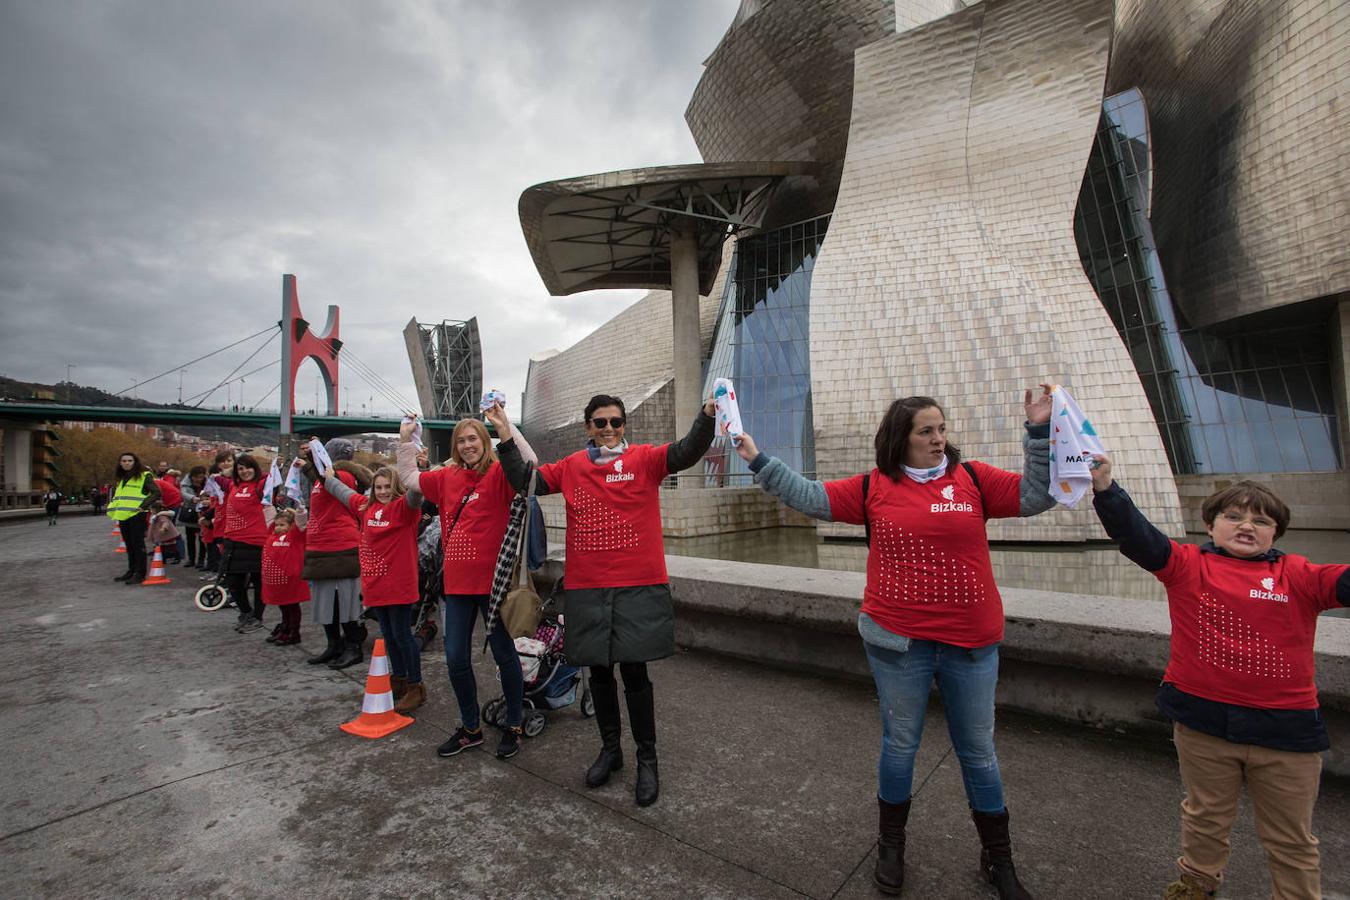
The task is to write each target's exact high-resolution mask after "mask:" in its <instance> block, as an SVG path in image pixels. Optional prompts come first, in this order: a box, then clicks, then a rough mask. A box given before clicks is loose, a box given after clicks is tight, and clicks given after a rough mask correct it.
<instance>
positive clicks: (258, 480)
mask: <svg viewBox="0 0 1350 900" xmlns="http://www.w3.org/2000/svg"><path fill="white" fill-rule="evenodd" d="M227 481H228V482H229V489H228V490H226V491H225V502H224V503H223V504H222V505H221V508H220V512H219V513H217V514H216V527H217V528H219V529H220V531H221V535H222V536H223V537H224V539H225V548H224V551H223V559H224V560H225V587H226V589H227V590H228V591H229V592H230V597H232V598H233V599H234V602H235V604H236V605H237V606H238V607H239V622H238V624H236V625H235V626H234V630H235V631H237V632H239V633H240V634H247V633H248V632H251V631H257V630H258V629H259V628H262V627H263V623H262V615H263V602H262V550H263V544H265V543H267V535H268V521H267V520H268V515H267V511H269V510H271V509H272V505H271V503H268V502H267V500H268V498H266V497H264V496H263V495H262V494H263V487H264V486H265V485H266V478H265V477H264V476H263V470H262V468H261V467H259V465H258V462H257V460H255V459H254V458H253V457H252V456H250V455H249V454H247V453H244V454H241V455H240V456H238V457H237V458H236V459H235V461H234V478H233V479H227ZM222 522H223V523H224V526H223V527H221V523H222ZM250 587H252V589H253V605H252V606H251V607H250V606H249V600H248V591H249V588H250Z"/></svg>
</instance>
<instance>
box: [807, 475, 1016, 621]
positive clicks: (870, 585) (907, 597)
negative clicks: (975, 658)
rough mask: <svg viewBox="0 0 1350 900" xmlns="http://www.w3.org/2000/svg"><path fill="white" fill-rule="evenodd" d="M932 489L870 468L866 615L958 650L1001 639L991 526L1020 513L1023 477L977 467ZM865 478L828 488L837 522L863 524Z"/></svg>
mask: <svg viewBox="0 0 1350 900" xmlns="http://www.w3.org/2000/svg"><path fill="white" fill-rule="evenodd" d="M971 466H972V467H973V468H974V469H975V472H976V474H977V476H978V477H979V481H980V486H979V488H976V486H975V482H974V481H972V480H971V478H970V473H968V472H967V471H966V470H965V467H964V466H950V467H949V468H948V471H947V474H945V475H943V476H942V477H941V478H938V479H936V480H934V481H930V482H928V483H926V484H919V482H917V481H915V480H913V479H912V478H907V477H904V476H901V477H900V479H899V481H892V480H891V479H889V478H887V477H886V476H885V475H882V474H881V473H880V472H879V471H878V470H876V469H873V470H872V474H871V478H870V481H869V484H868V493H867V519H868V520H870V521H871V523H872V546H871V549H870V552H868V554H867V587H866V589H865V591H864V593H863V604H862V611H863V612H865V613H867V615H868V616H869V617H871V619H872V620H873V621H874V622H876V623H877V624H878V625H880V626H881V627H882V628H885V629H886V630H887V631H892V632H894V633H896V634H902V635H905V636H906V637H911V638H918V639H920V640H925V641H940V642H942V643H944V644H955V645H956V646H958V647H987V646H989V645H990V644H996V643H998V642H999V641H1001V640H1003V598H1002V597H1001V596H999V593H998V586H997V585H995V584H994V569H993V566H992V564H991V563H990V560H989V539H988V538H987V537H986V535H985V530H984V523H985V521H986V520H988V519H1001V518H1008V517H1010V516H1016V515H1017V514H1018V512H1019V510H1020V507H1021V500H1020V491H1021V484H1022V476H1021V475H1019V474H1017V473H1015V472H1005V471H1004V470H1002V469H996V468H994V467H993V466H989V465H986V464H984V463H980V462H973V463H971ZM862 480H863V476H861V475H855V476H853V477H852V478H845V479H843V480H840V481H830V482H826V484H825V493H826V495H827V496H828V497H829V501H830V515H831V517H832V518H833V519H834V521H836V522H851V523H853V524H855V525H861V524H863V501H862Z"/></svg>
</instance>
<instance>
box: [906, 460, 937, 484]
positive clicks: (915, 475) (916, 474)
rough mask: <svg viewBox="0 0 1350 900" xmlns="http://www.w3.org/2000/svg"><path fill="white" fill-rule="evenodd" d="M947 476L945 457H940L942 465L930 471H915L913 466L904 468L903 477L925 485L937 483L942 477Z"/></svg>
mask: <svg viewBox="0 0 1350 900" xmlns="http://www.w3.org/2000/svg"><path fill="white" fill-rule="evenodd" d="M946 474H947V457H945V456H944V457H942V465H940V466H935V467H933V468H931V469H916V468H914V467H913V466H905V477H907V478H911V479H913V480H914V481H917V482H918V483H919V484H927V483H928V482H930V481H937V480H938V479H939V478H941V477H942V476H943V475H946Z"/></svg>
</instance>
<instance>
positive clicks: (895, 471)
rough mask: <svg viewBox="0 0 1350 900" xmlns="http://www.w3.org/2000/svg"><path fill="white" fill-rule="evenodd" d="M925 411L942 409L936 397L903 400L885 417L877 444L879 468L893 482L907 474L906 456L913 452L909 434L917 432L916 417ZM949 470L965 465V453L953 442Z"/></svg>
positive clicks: (896, 402)
mask: <svg viewBox="0 0 1350 900" xmlns="http://www.w3.org/2000/svg"><path fill="white" fill-rule="evenodd" d="M924 409H936V410H937V411H938V412H940V413H942V417H943V418H944V419H945V418H947V414H946V413H945V412H942V407H941V406H940V405H939V404H938V402H937V401H936V400H934V399H933V398H932V397H901V398H900V399H899V400H896V401H895V402H894V403H892V404H891V405H890V408H889V409H887V410H886V415H884V416H882V417H881V426H880V427H878V428H877V436H876V438H875V440H874V441H873V443H874V444H875V445H876V448H877V468H878V469H880V470H881V474H883V475H885V476H887V477H889V478H899V477H900V476H901V475H903V474H904V473H905V454H906V452H907V451H908V450H909V434H910V432H911V431H913V430H914V414H915V413H917V412H919V411H920V410H924ZM946 453H947V466H948V468H950V467H952V466H955V465H958V464H959V463H960V462H961V451H960V450H958V449H957V447H956V445H955V444H953V443H952V442H951V441H947V447H946Z"/></svg>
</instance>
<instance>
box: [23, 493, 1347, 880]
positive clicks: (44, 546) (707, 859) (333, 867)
mask: <svg viewBox="0 0 1350 900" xmlns="http://www.w3.org/2000/svg"><path fill="white" fill-rule="evenodd" d="M108 531H109V528H108V524H107V520H106V519H103V518H101V517H98V518H96V517H93V516H90V515H88V514H84V515H66V516H63V517H62V519H61V522H60V524H59V525H58V526H57V527H55V528H48V527H47V526H46V524H45V522H42V521H38V522H15V523H9V524H4V525H0V612H3V616H4V621H5V623H6V625H7V629H6V630H7V632H8V640H6V641H4V642H3V644H0V685H2V686H0V723H3V727H2V728H0V754H3V758H4V759H5V760H6V762H5V765H4V777H3V779H2V780H0V785H3V788H4V790H3V793H0V857H2V858H3V859H4V865H3V866H0V896H4V897H25V898H27V897H69V896H82V897H119V898H121V897H152V896H153V897H179V896H192V897H310V896H326V897H362V898H364V897H635V898H637V897H641V898H649V897H700V898H703V897H818V898H835V897H839V898H853V897H875V896H877V894H876V892H875V890H874V888H873V887H872V884H871V866H872V846H873V842H874V841H875V826H876V802H875V800H874V799H873V798H874V791H875V765H876V755H877V745H878V740H879V734H880V726H879V723H878V720H877V710H876V700H875V696H874V694H873V692H872V690H871V688H870V686H869V685H867V684H862V683H854V682H849V681H836V680H830V679H825V678H821V677H817V676H812V675H803V674H797V673H792V672H784V671H780V670H775V669H770V668H765V667H760V666H756V665H754V664H750V663H745V662H740V661H733V660H729V659H725V658H721V657H717V656H713V655H708V654H704V653H697V652H682V653H680V654H678V655H677V656H676V657H674V658H672V659H669V660H665V661H663V662H660V663H657V664H655V665H654V666H653V671H652V676H653V680H654V681H655V683H656V690H657V709H658V749H659V752H660V755H661V778H662V784H661V791H662V792H661V799H660V801H659V802H658V803H657V804H656V805H655V806H652V807H650V808H647V809H638V808H637V807H636V806H635V805H634V803H633V800H632V776H633V766H632V764H631V753H630V764H629V765H628V766H627V767H626V768H625V769H624V771H623V772H622V773H619V774H621V775H622V776H623V777H621V778H616V780H615V781H614V782H611V784H609V785H607V786H606V787H604V788H601V789H599V790H596V791H588V790H586V789H585V787H584V786H583V785H582V783H581V773H582V771H583V769H584V767H585V766H586V765H587V764H588V763H589V762H590V759H591V757H592V756H593V754H594V751H595V749H596V746H597V736H596V733H595V726H594V724H593V723H592V722H591V721H589V720H586V719H583V718H582V717H581V715H580V713H579V712H578V711H577V709H576V708H575V707H573V708H569V709H564V710H560V711H558V712H556V713H553V714H552V715H551V716H550V721H549V724H548V727H547V728H546V729H545V731H544V732H543V734H542V735H540V736H539V737H538V738H535V739H532V740H529V741H527V742H526V744H525V749H524V750H523V751H522V752H521V753H520V754H519V755H518V756H517V757H515V758H514V759H512V760H510V761H508V762H500V761H498V760H497V759H495V758H494V757H493V756H492V755H491V753H490V748H491V746H492V745H493V744H494V743H495V740H494V736H490V738H489V742H488V743H487V744H485V747H484V750H475V751H469V752H466V753H464V754H461V755H460V756H458V757H454V758H452V759H439V758H437V756H436V754H435V752H434V750H435V747H436V745H437V744H439V743H440V742H441V741H443V740H445V738H446V737H447V736H448V735H449V733H450V732H451V731H452V730H453V729H454V727H455V724H456V712H455V705H454V700H453V697H452V695H451V693H450V690H449V686H448V684H447V683H446V679H445V667H444V660H443V657H442V656H441V654H440V645H439V642H438V643H437V644H435V645H434V646H433V647H432V648H429V649H428V651H427V652H426V653H425V654H424V655H423V666H424V673H425V678H426V681H427V683H428V687H429V694H430V701H429V702H428V704H427V705H426V706H424V707H423V708H422V709H420V710H419V711H418V717H417V719H418V721H417V723H416V724H415V725H413V726H411V727H409V728H406V729H404V730H402V731H400V732H398V733H396V734H394V735H392V736H390V737H388V738H385V739H383V740H379V741H365V740H362V739H359V738H355V737H351V736H349V735H347V734H344V733H343V732H341V731H339V730H338V728H337V725H338V723H339V722H343V721H346V720H347V719H349V718H351V717H352V716H353V715H354V714H355V713H356V711H357V710H358V709H359V707H360V703H361V694H362V686H363V684H364V679H365V675H366V666H364V665H362V666H360V667H354V668H352V669H348V670H346V671H345V672H331V671H329V670H328V669H327V668H325V667H314V666H308V665H305V662H304V660H305V657H306V656H307V655H309V654H310V653H312V652H315V651H316V649H317V646H318V644H319V643H321V632H320V631H319V630H318V629H317V628H315V627H313V626H311V625H309V624H308V623H307V624H306V626H305V631H306V633H305V641H304V644H303V645H302V646H297V647H285V648H277V647H273V646H272V645H270V644H267V643H266V642H265V641H264V640H263V638H264V637H265V636H266V634H267V632H266V631H260V632H256V633H254V634H250V635H242V636H241V635H237V634H235V633H234V632H233V631H232V630H231V629H230V627H229V626H230V624H231V623H232V622H233V618H234V617H233V614H232V613H231V612H224V613H214V614H208V613H202V612H199V611H197V610H196V609H195V608H194V607H193V606H192V605H191V600H190V598H191V592H192V591H193V590H195V589H196V587H197V586H198V585H200V583H201V582H200V581H199V580H198V579H197V578H196V575H195V573H187V572H183V571H182V570H180V569H179V568H177V567H172V566H171V567H169V570H168V573H169V575H170V577H171V578H173V579H174V583H173V584H171V585H168V586H160V587H126V586H123V585H121V584H116V583H114V582H113V581H112V580H111V578H112V576H114V575H116V574H118V573H119V572H120V571H121V570H122V567H123V566H124V563H123V562H122V557H120V556H116V555H115V554H114V553H113V548H114V546H115V543H116V542H115V540H114V539H113V538H111V537H109V535H108ZM268 615H269V621H268V624H269V625H270V624H272V622H273V621H274V618H273V617H275V615H276V612H275V610H273V611H271V612H269V614H268ZM478 660H479V671H478V678H479V686H480V691H481V700H486V699H488V698H490V697H493V696H496V691H495V690H494V688H495V679H494V676H493V670H492V664H491V660H490V656H488V657H484V656H479V657H478ZM316 669H317V671H316ZM998 731H999V733H998V748H999V756H1000V759H1001V762H1002V766H1003V773H1004V777H1005V780H1006V784H1007V790H1008V797H1009V804H1010V809H1011V813H1012V834H1013V843H1014V850H1015V852H1016V856H1017V861H1018V869H1019V872H1020V874H1021V875H1022V878H1023V881H1024V882H1026V884H1027V885H1028V887H1029V888H1030V889H1031V890H1032V891H1033V893H1034V894H1035V896H1037V897H1038V898H1061V897H1062V898H1079V897H1101V898H1134V897H1140V898H1146V897H1158V896H1160V895H1161V893H1162V888H1163V886H1164V885H1165V884H1166V883H1167V882H1168V881H1169V880H1170V879H1171V878H1172V877H1173V868H1172V863H1171V861H1172V859H1173V858H1174V857H1175V855H1176V845H1177V804H1178V801H1179V800H1180V797H1181V789H1180V784H1179V781H1178V778H1177V773H1176V763H1175V760H1174V758H1173V757H1172V755H1171V750H1170V746H1169V745H1168V744H1166V743H1164V742H1146V741H1145V742H1140V741H1139V740H1137V739H1129V740H1126V739H1124V738H1121V737H1119V736H1116V735H1111V734H1101V733H1097V732H1091V731H1087V730H1081V729H1074V728H1069V727H1065V726H1062V725H1058V724H1055V723H1051V722H1047V721H1041V720H1037V719H1031V718H1024V717H1016V716H1011V715H1003V716H1000V719H999V726H998ZM625 740H626V738H625ZM628 746H629V745H627V744H626V747H625V749H626V750H627V749H628ZM915 785H916V796H915V803H914V812H913V814H912V816H911V819H910V829H909V847H910V849H909V852H908V859H909V870H908V883H907V885H906V890H905V896H906V897H910V898H972V897H973V898H979V897H989V896H992V893H991V892H990V891H989V890H988V889H987V887H986V886H984V885H983V884H982V882H980V881H979V879H978V877H977V873H976V864H975V863H976V858H977V856H978V849H979V848H978V844H977V841H976V838H975V832H974V828H973V827H972V825H971V823H970V820H969V816H968V814H967V813H966V811H965V800H964V794H963V792H962V789H961V777H960V771H959V768H958V766H957V764H956V761H955V759H954V757H953V756H952V754H951V750H950V745H949V743H948V741H947V736H946V731H945V728H944V726H943V721H942V715H941V710H940V708H937V707H935V708H933V709H932V710H930V712H929V724H928V728H927V729H926V733H925V736H924V743H923V746H922V748H921V750H920V754H919V772H918V773H917V775H916V779H915ZM1315 829H1316V831H1317V833H1318V834H1319V836H1320V837H1321V839H1322V858H1323V886H1324V890H1325V895H1326V896H1327V897H1329V898H1350V785H1347V784H1346V783H1345V782H1341V781H1336V780H1328V781H1327V782H1326V783H1325V784H1324V787H1323V795H1322V799H1321V801H1320V802H1319V805H1318V809H1317V816H1316V821H1315ZM1233 844H1234V858H1233V862H1232V864H1231V867H1230V870H1229V882H1228V884H1227V886H1226V890H1225V892H1224V896H1225V897H1233V898H1258V897H1267V896H1269V885H1268V881H1267V879H1266V875H1265V871H1264V869H1265V865H1264V858H1263V854H1262V853H1261V850H1260V847H1259V844H1258V843H1257V840H1256V836H1255V833H1254V830H1253V828H1252V824H1251V819H1250V815H1249V814H1248V812H1247V811H1246V809H1245V806H1244V812H1243V815H1242V817H1241V819H1240V820H1239V824H1238V827H1237V829H1236V831H1235V833H1234V837H1233Z"/></svg>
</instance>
